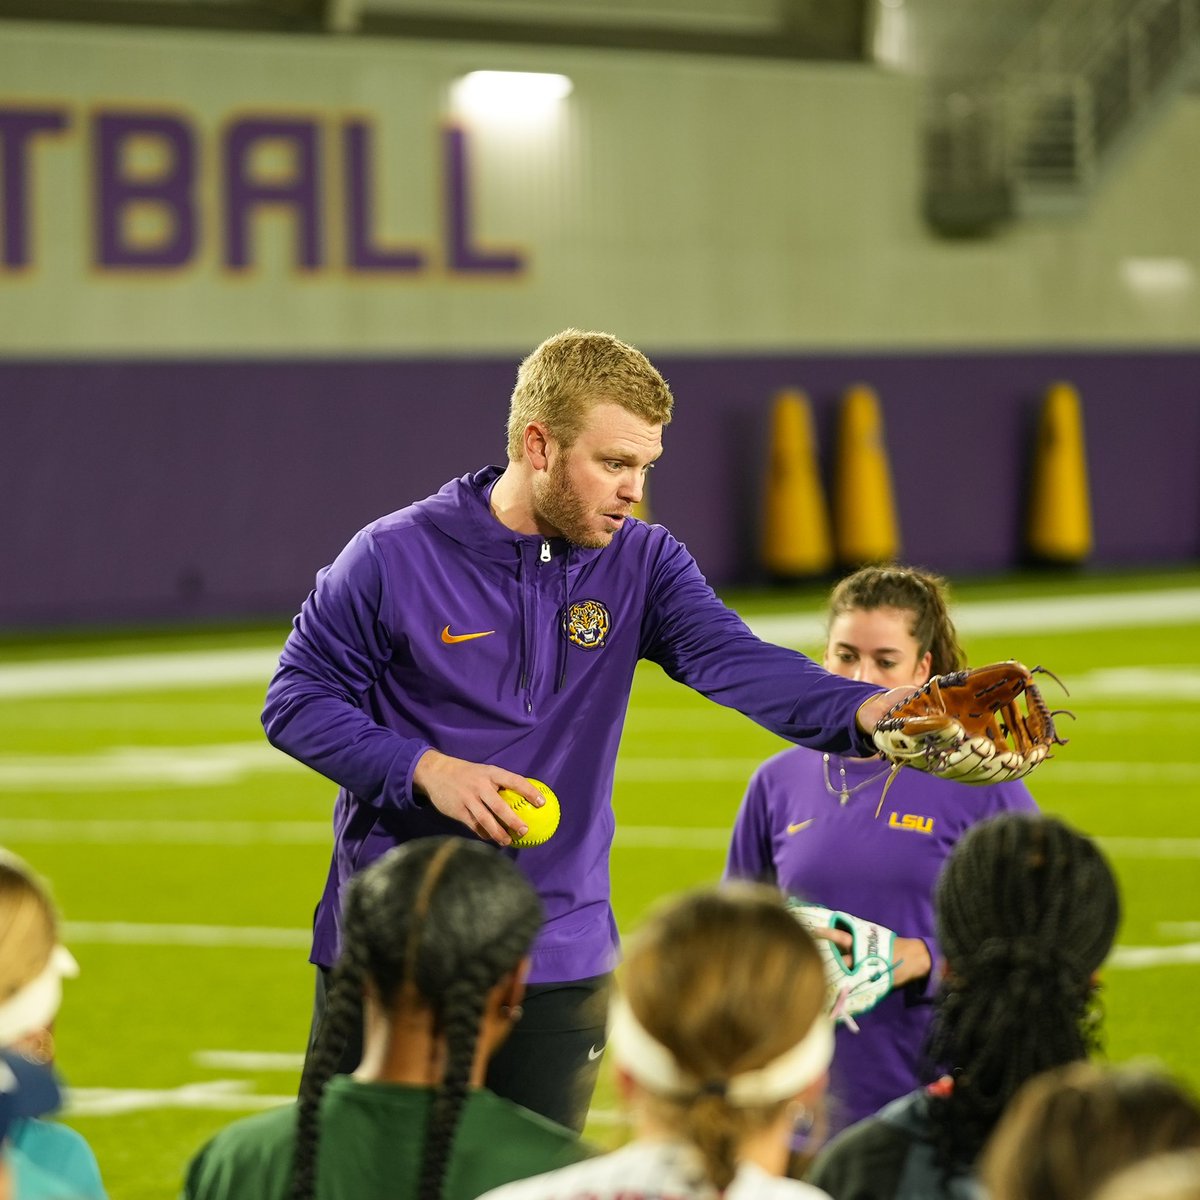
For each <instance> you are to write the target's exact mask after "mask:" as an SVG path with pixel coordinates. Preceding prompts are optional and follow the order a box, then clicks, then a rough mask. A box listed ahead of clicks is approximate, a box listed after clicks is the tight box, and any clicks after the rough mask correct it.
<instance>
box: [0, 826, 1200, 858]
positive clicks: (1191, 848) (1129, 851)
mask: <svg viewBox="0 0 1200 1200" xmlns="http://www.w3.org/2000/svg"><path fill="white" fill-rule="evenodd" d="M331 840H332V833H331V831H330V826H329V825H328V824H327V823H326V822H324V821H261V822H259V821H119V820H84V821H76V820H70V819H66V818H64V819H61V820H57V819H54V818H51V817H30V818H22V817H0V842H5V841H9V842H14V843H16V842H48V843H62V842H67V843H73V844H77V845H116V846H119V845H131V846H132V845H147V844H149V845H163V846H185V845H186V846H263V845H279V844H290V845H297V846H299V845H322V844H327V843H330V842H331ZM1097 840H1098V841H1099V842H1100V844H1101V845H1102V846H1103V847H1104V848H1105V849H1106V850H1107V851H1108V852H1109V853H1110V854H1114V855H1117V856H1118V857H1121V858H1200V838H1168V837H1100V838H1098V839H1097ZM613 842H614V844H615V845H616V846H617V847H619V848H621V849H626V850H660V849H667V850H669V849H681V850H721V849H724V848H725V847H726V846H727V845H728V844H729V829H728V828H726V827H725V826H721V825H714V826H708V827H703V826H701V827H698V828H689V827H679V826H675V825H631V824H628V823H622V824H620V825H618V826H617V829H616V832H615V834H614V836H613Z"/></svg>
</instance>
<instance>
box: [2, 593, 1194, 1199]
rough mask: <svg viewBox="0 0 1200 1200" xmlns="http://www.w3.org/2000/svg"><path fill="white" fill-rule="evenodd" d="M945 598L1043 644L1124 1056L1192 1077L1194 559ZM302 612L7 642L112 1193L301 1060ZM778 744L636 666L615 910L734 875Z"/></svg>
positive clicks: (83, 1098)
mask: <svg viewBox="0 0 1200 1200" xmlns="http://www.w3.org/2000/svg"><path fill="white" fill-rule="evenodd" d="M1109 593H1119V594H1122V595H1125V596H1127V597H1129V594H1130V593H1140V599H1139V597H1137V596H1133V597H1129V599H1128V600H1127V601H1126V602H1125V603H1122V604H1113V603H1110V602H1109V600H1110V599H1111V597H1109ZM822 596H823V593H822V592H820V591H817V590H809V591H804V592H793V593H788V594H783V593H780V592H775V593H771V594H770V595H766V596H752V595H741V594H739V595H737V596H731V597H730V600H731V603H734V604H735V606H736V607H738V608H739V610H741V611H742V612H743V613H745V614H746V615H747V616H748V617H750V618H751V619H752V621H754V620H762V621H764V622H767V623H768V624H769V623H770V622H772V621H774V622H778V621H779V619H780V618H781V617H783V616H786V615H787V614H791V613H794V614H799V615H801V616H803V617H805V618H806V620H805V622H804V623H803V624H802V625H801V626H800V627H799V635H800V636H799V638H798V640H795V641H792V643H791V644H795V645H798V646H799V647H800V648H802V649H805V650H807V651H809V652H814V651H816V650H817V649H818V648H819V642H818V640H817V638H818V637H819V634H814V633H813V629H814V628H815V621H816V618H817V615H818V614H819V612H820V607H821V601H822ZM1043 598H1044V599H1047V600H1050V601H1053V602H1054V603H1052V604H1050V605H1049V606H1048V607H1043V606H1041V605H1039V604H1038V603H1035V602H1037V601H1039V600H1041V599H1043ZM956 599H957V601H958V606H957V608H956V615H957V616H958V618H959V624H960V628H961V630H962V632H963V638H964V641H965V643H966V645H967V648H968V650H969V652H970V656H971V660H972V661H973V662H976V663H982V662H986V661H990V660H993V659H997V658H1005V657H1017V658H1020V659H1022V660H1023V661H1025V662H1027V663H1029V664H1033V663H1042V664H1045V665H1046V666H1048V667H1051V668H1053V669H1054V670H1055V671H1056V672H1057V673H1058V674H1059V675H1060V676H1061V677H1062V678H1063V680H1064V681H1066V682H1067V683H1068V684H1069V686H1070V687H1071V691H1072V697H1071V699H1070V701H1067V702H1065V703H1068V704H1069V705H1070V706H1071V707H1072V708H1073V709H1074V710H1075V712H1076V713H1077V714H1078V721H1077V722H1076V723H1075V725H1074V727H1070V726H1069V723H1068V725H1065V726H1064V729H1065V730H1066V732H1067V733H1068V734H1069V735H1070V737H1071V743H1070V745H1069V746H1067V747H1065V748H1064V749H1063V750H1062V751H1061V752H1060V753H1059V756H1058V757H1057V758H1056V759H1055V761H1053V762H1050V763H1048V764H1046V765H1045V766H1043V767H1042V768H1041V769H1040V770H1039V771H1038V772H1037V773H1036V774H1035V775H1034V776H1033V777H1031V779H1030V786H1031V787H1032V789H1033V791H1034V793H1035V794H1036V795H1037V797H1038V798H1039V800H1040V802H1041V803H1042V805H1043V807H1045V808H1046V809H1048V810H1050V811H1052V812H1055V813H1059V814H1061V815H1063V816H1065V817H1066V818H1067V819H1069V820H1070V821H1072V822H1074V823H1075V824H1077V825H1079V826H1081V827H1082V828H1084V829H1086V830H1088V831H1089V832H1092V833H1094V834H1096V835H1098V836H1100V837H1102V838H1103V839H1105V845H1106V847H1107V848H1108V850H1109V852H1110V854H1111V856H1112V858H1113V861H1114V862H1115V864H1116V866H1117V868H1118V870H1119V873H1120V877H1121V881H1122V884H1123V889H1124V896H1125V904H1126V916H1125V920H1124V924H1123V927H1122V930H1121V933H1120V935H1119V942H1120V946H1121V949H1120V951H1119V952H1118V955H1117V956H1116V958H1115V960H1114V962H1113V963H1112V964H1111V965H1110V967H1109V969H1108V970H1107V972H1106V976H1105V985H1106V992H1105V996H1106V1009H1107V1015H1108V1035H1109V1036H1108V1045H1109V1053H1110V1056H1111V1057H1112V1058H1114V1059H1117V1060H1124V1059H1128V1058H1131V1057H1134V1056H1142V1055H1152V1056H1155V1057H1157V1058H1158V1059H1160V1060H1162V1061H1163V1062H1165V1063H1166V1064H1168V1065H1169V1066H1170V1067H1172V1068H1173V1069H1175V1070H1177V1071H1178V1072H1180V1073H1182V1074H1184V1075H1185V1076H1188V1077H1189V1078H1191V1079H1192V1080H1193V1081H1194V1082H1196V1083H1197V1085H1200V1030H1198V1029H1197V1027H1196V1025H1195V1024H1194V1023H1193V1022H1192V1021H1191V1020H1190V1019H1189V1018H1187V1015H1186V1014H1187V1012H1188V1011H1190V1002H1189V1001H1188V1000H1187V997H1189V996H1191V995H1193V994H1194V993H1195V992H1196V991H1197V990H1198V988H1200V886H1197V885H1198V882H1200V871H1198V863H1200V744H1198V741H1197V734H1196V729H1197V728H1198V727H1200V572H1194V571H1192V572H1174V573H1170V574H1159V575H1144V576H1131V575H1123V576H1120V577H1113V578H1101V577H1094V576H1079V577H1070V576H1058V577H1055V578H1041V579H1038V578H1022V579H1013V580H1006V581H1002V582H992V583H989V584H967V583H963V584H961V585H960V586H959V587H958V588H957V591H956ZM1051 626H1053V629H1051V628H1050V627H1051ZM765 627H766V626H765ZM780 628H783V627H781V626H778V625H770V629H771V630H772V631H774V630H776V629H780ZM286 629H287V623H286V621H284V622H279V623H276V624H274V625H272V626H269V627H268V626H260V627H258V628H253V629H237V630H223V631H205V632H189V633H180V632H155V633H139V634H137V635H132V634H110V635H98V634H89V635H80V634H69V635H68V634H64V635H62V636H60V637H56V638H50V637H45V638H42V639H38V640H34V639H32V638H28V637H17V636H9V637H5V638H0V728H2V729H3V730H4V734H3V737H2V738H0V843H2V844H4V845H7V846H9V847H10V848H12V849H13V850H15V851H17V852H18V853H19V854H21V855H23V856H24V857H26V858H27V859H28V860H29V861H30V862H31V863H33V864H34V865H35V866H36V867H37V868H38V869H40V870H41V871H42V872H43V873H44V874H45V875H47V876H48V877H49V878H50V880H51V881H52V883H53V885H54V887H55V891H56V894H57V896H58V899H59V902H60V905H61V907H62V909H63V912H64V915H65V917H66V920H67V937H66V940H67V942H68V944H69V945H70V946H71V947H72V949H73V950H74V951H75V954H76V956H77V958H78V959H79V961H80V963H81V965H82V968H83V974H82V976H81V978H80V979H78V980H77V981H74V982H71V983H69V984H68V985H67V998H66V1003H65V1007H64V1009H63V1013H62V1016H61V1018H60V1022H59V1031H58V1043H59V1057H60V1063H61V1066H62V1068H63V1071H64V1073H65V1075H66V1076H67V1078H68V1080H69V1082H70V1084H71V1085H72V1088H73V1089H74V1091H73V1101H72V1108H71V1111H70V1112H69V1114H68V1116H67V1120H68V1122H69V1123H70V1124H72V1125H74V1126H75V1127H77V1128H78V1129H80V1130H81V1131H82V1132H83V1133H84V1134H85V1135H86V1136H87V1137H88V1139H89V1140H90V1141H91V1143H92V1145H93V1147H94V1148H95V1150H96V1152H97V1154H98V1156H99V1159H100V1164H101V1168H102V1170H103V1171H104V1174H105V1177H106V1181H107V1183H108V1186H109V1189H110V1194H111V1195H112V1197H113V1198H114V1200H151V1198H154V1200H161V1198H163V1197H171V1196H174V1195H175V1194H176V1192H177V1189H178V1185H179V1179H180V1175H181V1171H182V1168H183V1166H184V1164H185V1162H186V1161H187V1158H188V1157H189V1155H190V1154H191V1152H192V1151H193V1150H194V1149H195V1148H196V1147H197V1146H198V1145H199V1144H200V1143H201V1142H202V1141H203V1140H204V1139H205V1138H206V1137H207V1136H208V1134H209V1133H211V1132H212V1131H213V1130H215V1129H216V1128H218V1127H219V1126H221V1125H223V1124H224V1123H226V1122H228V1121H230V1120H232V1119H233V1118H234V1117H236V1116H238V1115H240V1114H241V1113H243V1112H247V1111H250V1110H251V1109H252V1108H253V1107H255V1106H261V1105H263V1104H269V1103H272V1102H273V1100H272V1098H275V1099H276V1100H282V1099H284V1098H287V1097H289V1096H290V1095H292V1094H294V1090H295V1087H296V1084H297V1081H298V1061H299V1060H298V1053H299V1051H300V1049H301V1047H302V1046H303V1043H304V1039H305V1035H306V1032H307V1025H308V1017H309V1008H310V993H311V986H312V977H311V968H310V967H309V966H308V964H307V950H306V946H307V938H306V934H305V927H306V925H307V923H308V919H309V916H310V914H311V911H312V907H313V904H314V902H315V900H316V898H317V895H318V893H319V891H320V887H321V883H322V881H323V879H324V874H325V870H326V865H327V862H328V853H329V840H328V818H329V812H330V806H331V802H332V797H333V791H334V789H333V787H332V785H330V784H329V783H328V782H326V781H325V780H323V779H321V778H319V777H318V776H316V775H314V774H312V773H311V772H309V771H307V770H305V769H304V768H302V767H298V766H296V765H295V764H292V763H290V761H289V760H287V759H286V758H284V757H283V756H282V755H279V754H277V753H276V752H275V751H273V750H271V748H270V747H268V746H267V745H266V743H265V741H264V740H263V737H262V733H261V729H260V726H259V723H258V713H259V706H260V702H261V699H262V694H263V690H264V687H265V684H266V680H267V677H268V675H269V673H270V670H271V666H272V660H273V657H274V655H275V654H276V653H277V652H278V648H279V646H280V644H281V643H282V640H283V637H284V636H285V634H286ZM779 636H781V637H782V634H780V635H779ZM785 640H786V639H785ZM97 660H106V661H99V662H97ZM114 660H115V661H114ZM1048 690H1049V692H1050V695H1051V699H1052V701H1053V703H1054V705H1055V706H1057V704H1058V703H1059V701H1058V700H1057V699H1055V698H1054V695H1053V684H1049V685H1048ZM782 745H783V743H781V742H779V741H778V739H776V738H775V737H773V736H772V735H770V734H767V733H765V732H764V731H762V730H761V729H759V728H757V727H756V726H754V725H752V724H751V723H750V722H748V721H746V720H745V719H744V718H743V717H741V716H739V715H737V714H735V713H732V712H729V711H727V710H724V709H721V708H719V707H717V706H715V705H713V704H710V703H709V702H707V701H705V700H703V699H701V698H699V697H697V696H695V695H693V694H692V693H690V692H688V691H687V690H685V689H683V688H681V687H679V686H677V685H675V684H673V683H672V682H671V681H670V680H668V679H667V678H666V677H665V676H664V675H663V674H662V672H661V671H659V670H658V668H656V667H652V666H646V665H643V667H642V668H640V669H639V672H638V676H637V681H636V686H635V690H634V695H633V700H632V704H631V707H630V712H629V720H628V724H627V729H626V735H625V740H624V746H623V750H622V757H621V761H620V765H619V767H618V775H617V778H618V794H617V796H616V799H615V805H616V810H617V816H618V833H617V843H616V846H615V848H614V851H613V871H612V874H613V884H614V891H615V904H616V911H617V917H618V920H619V922H620V924H621V926H622V928H623V929H629V928H631V927H632V926H633V925H634V924H635V923H636V921H637V919H638V917H639V914H640V913H641V912H642V911H643V910H644V908H645V907H646V905H647V904H649V903H650V902H651V901H653V900H654V899H655V898H656V897H658V896H661V895H663V894H664V893H667V892H669V891H673V890H675V889H678V888H682V887H685V886H689V885H692V884H696V883H700V882H703V881H709V880H712V879H715V878H716V877H717V876H718V874H719V872H720V869H721V864H722V862H723V858H724V846H725V838H726V831H727V829H728V826H729V823H730V821H731V819H732V816H733V813H734V810H735V808H736V806H737V803H738V800H739V798H740V796H741V793H742V789H743V786H744V784H745V781H746V779H747V777H748V775H749V773H750V771H751V770H752V769H753V767H754V766H755V765H756V764H757V762H758V761H760V760H761V759H762V758H763V757H765V756H766V755H768V754H770V753H772V752H774V751H775V750H776V749H779V748H781V747H782ZM613 1108H614V1102H613V1095H612V1091H611V1088H610V1086H609V1084H608V1080H607V1077H604V1078H603V1079H602V1083H601V1087H600V1090H599V1092H598V1094H597V1097H596V1102H595V1106H594V1113H595V1120H594V1122H593V1124H592V1126H591V1129H590V1133H591V1135H592V1136H593V1137H595V1138H596V1140H599V1141H606V1142H607V1141H611V1140H612V1139H615V1138H617V1137H619V1136H620V1131H619V1126H618V1125H616V1124H614V1123H613V1114H612V1110H613Z"/></svg>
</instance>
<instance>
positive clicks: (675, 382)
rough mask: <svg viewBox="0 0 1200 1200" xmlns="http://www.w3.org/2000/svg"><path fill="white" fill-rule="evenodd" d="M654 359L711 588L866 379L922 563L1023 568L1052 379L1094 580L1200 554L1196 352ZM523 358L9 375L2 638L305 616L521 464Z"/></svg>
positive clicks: (733, 565) (746, 554)
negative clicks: (770, 464) (486, 474)
mask: <svg viewBox="0 0 1200 1200" xmlns="http://www.w3.org/2000/svg"><path fill="white" fill-rule="evenodd" d="M651 353H652V357H654V359H655V362H656V363H657V365H658V366H659V367H660V368H661V369H662V370H663V372H664V374H665V375H666V376H667V378H668V379H669V380H670V382H671V386H672V388H673V390H674V392H675V396H676V401H677V416H676V419H675V421H674V422H673V424H672V425H671V427H670V429H669V430H668V431H667V437H666V445H667V455H666V457H665V458H664V460H663V462H662V463H661V464H660V466H659V467H658V469H657V470H656V471H655V473H654V476H653V483H652V489H653V490H652V493H651V505H652V510H653V514H654V517H655V519H656V520H659V521H661V522H663V523H664V524H666V525H668V526H670V528H671V529H672V530H674V532H675V533H676V534H677V535H678V536H680V537H681V538H683V540H684V541H686V542H687V543H688V545H689V547H690V548H691V549H692V550H693V552H694V553H695V555H696V557H697V559H698V560H699V562H700V564H701V566H702V568H703V569H704V570H705V571H706V573H707V574H708V576H709V578H710V579H711V580H712V581H713V582H714V583H715V584H717V585H725V584H732V583H747V582H753V581H754V580H755V579H756V578H757V577H758V567H757V546H758V528H759V507H760V497H761V481H762V468H763V464H764V463H765V461H766V453H767V447H766V431H767V424H768V418H769V413H770V402H771V399H772V397H773V396H774V394H775V393H776V391H778V390H779V389H780V388H783V387H801V388H804V389H805V390H806V391H807V393H808V395H809V396H810V398H811V400H812V402H813V408H814V413H815V416H816V419H817V423H818V434H819V438H820V442H821V446H822V458H823V461H824V462H827V461H828V460H829V457H830V448H831V442H832V434H833V426H834V420H835V415H836V406H837V403H838V400H839V398H840V396H841V393H842V391H843V390H844V389H845V388H846V387H847V386H848V385H850V384H852V383H856V382H860V381H861V382H865V383H869V384H871V385H872V386H873V387H875V389H876V390H877V391H878V393H879V395H880V398H881V400H882V403H883V411H884V421H885V430H886V438H887V445H888V450H889V454H890V457H891V463H892V470H893V476H894V479H895V483H896V490H897V503H898V507H899V519H900V527H901V534H902V538H903V546H902V556H903V557H904V558H905V559H907V560H909V561H913V562H920V563H924V564H926V565H928V566H931V567H934V568H936V569H939V570H942V571H946V572H949V573H951V574H957V575H965V574H986V573H989V572H996V571H1000V570H1004V569H1007V568H1009V567H1011V566H1013V565H1015V564H1016V563H1017V562H1019V561H1020V559H1021V556H1022V536H1021V531H1022V522H1023V508H1022V496H1023V494H1024V487H1025V481H1026V477H1027V473H1028V469H1029V459H1030V451H1031V447H1032V444H1033V435H1034V428H1035V424H1036V419H1037V415H1038V412H1039V409H1040V404H1041V398H1042V395H1043V394H1044V391H1045V389H1046V387H1047V386H1048V385H1049V384H1050V383H1052V382H1055V381H1056V380H1059V379H1066V380H1069V381H1071V382H1073V383H1074V384H1075V385H1076V386H1077V387H1078V388H1079V390H1080V393H1081V395H1082V397H1083V405H1084V424H1085V434H1086V440H1087V455H1088V464H1089V472H1090V480H1091V488H1092V503H1093V518H1094V525H1095V535H1096V549H1095V554H1094V556H1093V562H1095V563H1096V564H1097V565H1121V564H1138V563H1165V562H1180V561H1194V560H1195V559H1196V558H1197V557H1200V351H1198V352H1192V351H1188V352H1171V351H1163V352H1150V351H1139V352H1136V353H1115V352H1112V353H1098V352H1053V353H1051V352H1039V353H1011V354H1010V353H997V352H988V353H954V354H950V353H926V354H904V355H899V354H896V355H868V354H854V355H849V354H847V355H787V356H782V355H780V356H761V357H749V356H740V357H722V358H715V357H714V358H697V357H683V356H675V357H673V356H670V355H655V354H654V353H653V351H651ZM518 358H519V355H514V356H513V357H512V358H504V359H498V358H479V359H455V360H439V361H433V360H409V359H405V360H397V361H387V362H383V361H371V362H364V361H346V362H330V361H318V362H302V363H298V362H292V363H275V362H206V361H188V362H145V361H139V362H59V363H47V362H16V361H11V360H10V361H7V362H0V627H19V626H20V627H24V626H53V625H60V624H73V623H80V624H84V623H96V624H99V623H110V622H124V621H142V620H145V621H157V620H180V619H189V618H197V619H201V618H210V617H225V616H254V615H265V614H271V615H274V614H280V613H285V612H291V611H293V610H294V609H295V608H296V606H297V605H298V604H299V602H300V600H301V599H302V598H303V597H304V595H305V593H306V592H307V590H308V588H309V587H310V586H311V583H312V579H313V575H314V573H315V571H316V570H317V568H319V567H320V566H322V565H323V564H324V563H326V562H328V561H329V560H330V559H331V558H332V557H333V555H335V554H336V553H337V551H338V550H339V549H340V548H341V546H342V545H343V544H344V543H345V542H346V540H347V539H348V538H349V537H350V535H351V534H352V533H353V532H354V531H355V530H356V529H358V528H359V527H360V526H361V525H363V524H365V523H366V522H367V521H369V520H371V519H372V518H374V517H376V516H378V515H380V514H381V513H384V512H387V511H389V510H391V509H393V508H398V507H400V506H402V505H403V504H405V503H407V502H408V501H409V500H411V499H415V498H417V497H420V496H424V495H426V494H428V493H429V492H430V491H433V490H435V489H436V488H437V487H439V486H440V485H441V484H442V482H444V480H445V479H446V478H448V477H449V476H451V475H457V474H462V473H463V472H464V471H466V470H468V469H472V468H474V467H476V466H479V465H482V464H483V463H485V462H489V461H497V460H498V459H499V458H500V457H501V456H502V454H503V447H504V421H505V414H506V407H507V397H508V393H509V391H510V390H511V387H512V382H513V378H514V375H515V370H516V363H517V359H518ZM981 497H987V498H988V499H987V500H986V502H985V503H984V504H981V503H980V498H981ZM981 512H982V513H984V514H990V517H989V518H988V519H987V520H985V521H983V522H981V520H980V514H981Z"/></svg>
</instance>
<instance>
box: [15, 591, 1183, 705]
mask: <svg viewBox="0 0 1200 1200" xmlns="http://www.w3.org/2000/svg"><path fill="white" fill-rule="evenodd" d="M954 616H955V623H956V624H957V626H958V630H959V632H960V633H961V634H963V635H964V636H983V635H993V636H995V635H1007V634H1019V633H1031V634H1040V633H1056V632H1062V631H1066V632H1071V631H1075V632H1078V631H1080V630H1091V629H1110V628H1120V627H1130V626H1139V625H1157V626H1165V625H1192V624H1195V623H1197V622H1200V588H1169V589H1166V590H1164V591H1146V592H1112V593H1108V594H1098V595H1083V596H1051V597H1029V598H1025V599H1019V600H1018V599H1014V600H986V601H985V600H977V601H966V602H964V603H961V604H957V605H955V609H954ZM748 623H749V625H750V627H751V628H752V629H753V630H754V631H755V632H756V633H758V634H759V635H760V636H762V637H765V638H768V639H769V640H771V641H776V642H781V643H783V644H784V645H788V646H815V645H819V644H820V642H821V641H822V639H823V637H824V623H823V620H822V619H821V618H820V617H817V616H801V615H793V614H787V613H778V614H762V615H758V616H752V617H750V618H748ZM278 661H279V646H278V645H273V646H269V647H265V646H264V647H248V648H245V649H241V650H195V651H170V652H165V653H161V654H153V653H140V654H124V655H106V656H103V657H96V658H70V659H48V660H41V661H32V662H24V663H11V664H8V665H6V666H0V699H4V698H17V697H30V696H61V695H73V694H76V695H77V694H95V693H113V692H136V691H145V690H156V691H157V690H161V689H178V688H196V687H221V686H225V685H227V684H239V683H263V682H265V681H266V680H267V679H269V678H270V676H271V674H272V673H273V672H274V670H275V667H276V664H277V663H278Z"/></svg>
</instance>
